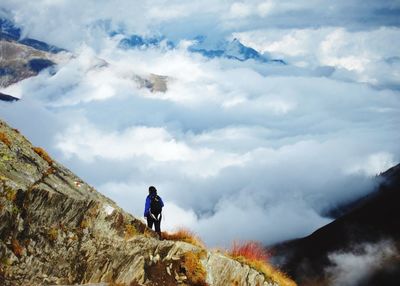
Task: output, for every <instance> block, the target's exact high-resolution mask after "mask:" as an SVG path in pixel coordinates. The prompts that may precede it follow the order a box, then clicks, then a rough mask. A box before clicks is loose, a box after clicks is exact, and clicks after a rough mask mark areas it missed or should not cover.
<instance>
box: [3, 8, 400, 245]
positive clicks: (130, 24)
mask: <svg viewBox="0 0 400 286" xmlns="http://www.w3.org/2000/svg"><path fill="white" fill-rule="evenodd" d="M214 2H215V1H212V3H211V2H210V1H194V2H193V1H192V2H190V3H189V2H187V3H186V2H180V1H169V2H168V5H167V3H166V2H165V1H148V2H146V4H143V3H136V4H137V5H133V4H132V1H120V2H119V5H118V6H117V5H111V4H109V2H98V1H96V2H94V1H85V3H83V4H82V3H81V4H79V7H81V8H80V9H79V10H77V9H76V7H77V5H78V4H77V2H76V1H39V2H36V3H35V5H33V4H26V3H23V1H21V2H19V1H5V2H4V4H2V6H3V8H5V10H4V11H7V13H9V15H11V16H10V17H14V19H15V20H16V21H17V22H18V23H19V24H21V25H23V27H24V28H25V33H27V34H29V35H30V37H36V38H39V39H41V40H46V41H48V42H49V43H51V44H57V45H60V46H61V47H67V48H69V49H70V50H71V52H72V53H73V57H70V58H69V60H68V61H66V62H65V63H62V64H60V65H59V66H58V70H57V73H56V74H55V75H52V74H49V73H47V72H46V71H44V72H42V73H41V74H39V75H38V76H37V77H35V78H31V79H28V80H25V81H23V82H20V83H18V84H16V85H14V86H11V87H9V88H8V89H7V90H5V91H4V92H5V93H8V94H12V95H16V96H19V97H21V98H22V100H21V101H19V102H17V103H14V104H5V103H1V104H0V114H1V116H2V118H4V119H5V120H7V121H8V122H9V123H10V124H12V125H14V126H15V127H17V128H19V129H20V130H21V131H22V132H24V133H25V134H27V136H28V138H29V139H31V140H32V141H33V142H34V144H36V145H41V146H44V147H45V148H46V149H48V150H49V153H50V154H52V155H53V156H54V157H55V158H56V159H57V160H59V161H61V162H62V163H64V164H66V165H67V166H68V167H69V168H71V169H72V170H73V171H74V172H76V173H77V174H79V175H80V176H82V177H83V178H84V179H86V180H87V181H88V182H89V183H91V184H93V185H95V186H96V187H97V189H98V190H99V191H101V192H102V193H104V194H106V195H108V196H110V197H111V198H112V199H114V200H115V201H116V202H117V203H118V204H120V205H121V206H122V207H124V208H125V209H126V210H127V211H130V212H132V213H133V214H135V215H137V216H141V215H142V211H143V207H144V198H145V196H146V195H147V188H148V186H149V185H155V186H156V187H157V188H158V189H159V191H160V195H161V196H162V197H163V199H164V201H165V202H166V207H165V215H164V218H165V221H164V222H163V224H164V226H165V227H166V228H167V229H173V228H175V227H177V226H181V225H184V226H187V227H190V228H191V229H193V230H194V231H195V232H198V233H199V235H200V236H201V237H203V239H204V240H205V242H206V243H208V244H210V245H229V244H230V242H231V241H232V240H233V239H258V240H261V241H263V242H264V243H273V242H277V241H280V240H284V239H289V238H294V237H298V236H302V235H306V234H308V233H310V232H311V231H313V230H315V229H316V228H318V227H320V226H322V225H323V224H325V223H327V222H329V221H330V219H328V218H325V217H323V214H324V213H326V211H327V210H328V209H329V208H332V207H335V206H337V205H338V204H341V203H343V202H346V201H349V200H352V199H355V198H358V197H360V196H362V195H365V194H366V193H368V192H369V191H371V190H372V188H373V186H374V184H375V182H374V180H373V176H374V175H375V174H378V173H379V172H381V171H384V170H385V169H387V168H388V167H390V166H392V165H393V164H395V163H396V162H398V161H399V159H400V150H399V148H398V142H399V139H400V138H399V137H400V134H399V132H398V126H399V124H400V116H399V115H400V113H399V111H400V97H399V96H400V94H399V91H398V86H399V76H398V74H399V66H398V63H399V59H400V55H399V53H398V49H396V46H398V43H397V39H398V38H400V37H399V28H398V27H397V22H396V19H395V17H392V16H391V15H392V14H391V13H397V11H398V10H397V9H398V8H399V5H397V4H396V3H397V2H396V1H394V2H392V4H391V5H389V4H384V3H383V4H379V5H378V4H376V3H375V2H374V1H370V2H368V3H367V4H363V5H361V4H360V1H350V2H349V1H339V2H337V4H330V5H328V4H327V2H326V1H311V2H310V1H300V2H296V4H293V3H291V2H289V1H246V2H233V1H224V2H223V3H221V4H215V3H214ZM314 2H315V3H314ZM364 2H365V1H364ZM364 2H363V3H364ZM317 4H318V5H317ZM82 5H83V6H82ZM328 6H329V7H328ZM327 7H328V8H329V9H326V8H327ZM314 8H315V9H314ZM356 8H358V9H359V11H358V12H359V13H361V14H362V15H363V16H364V18H367V19H369V20H368V21H366V22H365V21H364V22H363V21H362V20H361V18H360V17H353V16H354V15H353V14H352V13H354V11H355V10H356ZM343 11H345V13H344V12H343ZM377 11H380V12H379V13H381V14H379V13H378V12H377ZM385 11H386V12H385ZM319 12H320V13H319ZM321 13H322V14H321ZM327 14H328V16H329V17H323V16H324V15H325V16H326V15H327ZM38 15H40V17H38ZM321 15H322V16H321ZM382 15H386V16H385V17H383V16H382ZM50 19H52V20H51V21H50ZM343 19H345V20H347V21H345V22H344V23H346V25H341V24H340V23H342V20H343ZM311 20H313V21H311ZM284 23H285V24H284ZM46 25H47V26H46ZM212 25H214V27H215V29H210V26H212ZM45 27H47V28H46V29H45ZM111 30H119V31H120V32H121V33H125V34H126V35H129V34H132V33H139V34H146V33H147V34H149V33H150V34H156V35H157V34H163V35H166V36H167V37H169V38H171V39H173V40H174V41H175V42H176V44H177V47H176V48H174V49H165V48H163V47H160V48H157V47H152V48H148V49H132V50H123V49H120V48H118V41H119V39H120V37H119V36H116V37H110V36H109V35H108V34H109V32H110V31H111ZM199 34H203V35H206V36H207V40H209V41H210V42H218V41H222V40H226V39H232V38H234V37H236V38H239V39H240V40H241V41H242V42H243V43H245V44H247V45H248V46H251V47H252V48H254V49H256V50H258V51H259V52H260V53H264V54H266V55H270V56H272V57H274V58H276V57H279V58H282V59H284V60H285V61H287V62H288V65H274V64H268V63H259V62H256V61H254V60H248V61H245V62H239V61H235V60H232V59H222V58H215V59H207V58H205V57H203V56H201V55H199V54H193V53H190V52H189V51H188V50H187V45H188V41H191V40H192V39H193V38H194V37H195V36H197V35H199ZM377 39H378V40H377ZM371 43H372V44H371ZM211 44H212V43H211ZM151 73H153V74H160V75H166V76H168V78H169V80H168V91H167V92H166V93H151V92H150V91H149V90H147V89H140V88H138V85H137V82H136V81H135V80H134V79H135V76H136V75H139V76H147V75H149V74H151ZM221 230H223V231H221Z"/></svg>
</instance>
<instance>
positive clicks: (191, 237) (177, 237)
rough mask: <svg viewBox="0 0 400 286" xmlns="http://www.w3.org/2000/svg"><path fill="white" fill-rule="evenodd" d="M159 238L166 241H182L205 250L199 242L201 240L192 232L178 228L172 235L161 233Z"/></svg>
mask: <svg viewBox="0 0 400 286" xmlns="http://www.w3.org/2000/svg"><path fill="white" fill-rule="evenodd" d="M161 237H162V238H163V239H166V240H173V241H183V242H187V243H190V244H193V245H196V246H199V247H201V248H205V246H204V243H203V242H202V241H201V239H200V238H199V237H198V236H197V235H195V234H194V233H193V232H192V231H190V230H188V229H186V228H180V229H178V230H177V231H176V232H174V233H168V232H162V233H161Z"/></svg>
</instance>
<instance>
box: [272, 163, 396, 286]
mask: <svg viewBox="0 0 400 286" xmlns="http://www.w3.org/2000/svg"><path fill="white" fill-rule="evenodd" d="M380 177H381V179H382V183H381V185H380V187H379V189H378V190H377V191H376V192H375V193H373V194H371V195H369V196H368V197H366V198H364V199H363V200H360V201H359V202H358V204H357V205H356V206H354V207H353V209H352V210H350V211H349V212H348V213H346V214H345V215H343V216H341V217H340V218H338V219H336V220H335V221H333V222H332V223H330V224H328V225H326V226H324V227H322V228H320V229H318V230H317V231H315V232H314V233H312V234H311V235H309V236H307V237H305V238H301V239H297V240H293V241H289V242H286V243H283V244H280V245H277V246H275V247H274V249H273V251H274V253H275V255H276V257H275V259H276V260H277V261H283V262H282V263H280V264H281V267H282V269H284V270H286V271H287V272H288V273H289V274H291V275H292V277H294V278H297V279H296V280H298V281H299V282H300V283H302V284H304V285H307V283H306V281H309V280H313V281H315V280H319V281H321V279H322V280H324V279H326V277H324V269H325V268H326V267H328V266H331V261H330V260H329V254H330V253H334V252H338V251H339V252H341V253H346V252H353V251H354V249H356V248H357V247H359V246H360V245H363V244H365V243H370V244H374V243H378V242H379V241H382V240H390V241H393V242H394V243H395V244H396V246H397V249H398V248H399V246H400V220H399V219H398V218H399V217H400V207H399V205H400V165H397V166H395V167H393V168H391V169H389V170H388V171H386V172H385V173H383V174H381V176H380ZM378 268H379V267H378ZM390 268H391V269H390V270H388V271H386V270H385V269H383V268H382V269H378V270H377V273H376V274H374V273H369V275H370V276H371V277H370V278H369V281H374V282H368V281H364V282H363V285H378V284H379V283H378V284H376V283H377V282H378V281H377V280H374V279H378V280H379V282H380V283H382V281H383V279H386V278H388V277H390V279H389V280H390V281H391V282H388V281H386V280H385V283H384V284H381V285H398V283H400V258H397V259H395V260H394V261H393V262H392V263H391V264H390ZM385 271H386V274H385V275H384V276H385V277H386V278H385V277H381V278H379V277H378V276H379V275H380V274H379V273H384V272H385ZM374 277H375V278H374ZM376 277H378V278H376ZM326 283H328V282H326ZM368 283H371V284H368ZM390 283H394V284H390ZM321 285H324V284H321Z"/></svg>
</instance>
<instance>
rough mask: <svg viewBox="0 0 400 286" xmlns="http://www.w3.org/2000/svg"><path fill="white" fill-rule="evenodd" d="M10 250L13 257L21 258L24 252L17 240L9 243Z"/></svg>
mask: <svg viewBox="0 0 400 286" xmlns="http://www.w3.org/2000/svg"><path fill="white" fill-rule="evenodd" d="M11 248H12V251H13V252H14V254H15V256H17V257H21V256H22V253H23V251H24V248H23V247H22V246H21V244H20V243H19V241H18V240H16V239H15V238H14V239H13V240H12V241H11Z"/></svg>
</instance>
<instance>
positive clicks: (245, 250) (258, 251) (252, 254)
mask: <svg viewBox="0 0 400 286" xmlns="http://www.w3.org/2000/svg"><path fill="white" fill-rule="evenodd" d="M228 253H229V255H230V256H232V257H240V256H241V257H244V258H246V259H249V260H261V261H268V259H269V257H270V255H269V253H268V252H267V250H266V249H265V248H264V247H263V246H262V245H261V243H259V242H256V241H248V242H244V243H239V242H237V241H235V242H233V244H232V247H231V249H230V250H229V252H228Z"/></svg>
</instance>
